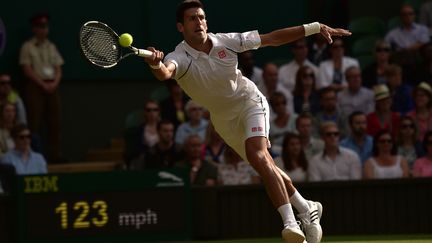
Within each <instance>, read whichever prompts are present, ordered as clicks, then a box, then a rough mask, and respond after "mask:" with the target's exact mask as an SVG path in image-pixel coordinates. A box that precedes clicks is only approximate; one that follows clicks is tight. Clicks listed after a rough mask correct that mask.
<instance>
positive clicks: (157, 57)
mask: <svg viewBox="0 0 432 243" xmlns="http://www.w3.org/2000/svg"><path fill="white" fill-rule="evenodd" d="M147 50H149V51H151V52H153V55H152V56H150V57H146V58H144V60H145V61H146V62H147V63H148V64H149V65H158V63H159V62H162V60H163V58H164V53H163V52H162V51H159V50H156V49H155V48H154V47H149V48H147Z"/></svg>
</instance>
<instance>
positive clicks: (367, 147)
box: [340, 135, 373, 165]
mask: <svg viewBox="0 0 432 243" xmlns="http://www.w3.org/2000/svg"><path fill="white" fill-rule="evenodd" d="M340 145H341V146H342V147H344V148H347V149H351V150H352V151H354V152H356V153H357V155H358V156H359V157H360V161H361V163H362V165H363V164H364V162H365V161H366V160H368V159H369V158H370V157H371V156H372V148H373V138H372V137H371V136H369V135H366V137H365V138H364V141H363V144H362V145H358V144H357V143H356V142H355V140H354V138H353V137H351V136H349V137H347V138H345V139H343V140H342V141H341V143H340Z"/></svg>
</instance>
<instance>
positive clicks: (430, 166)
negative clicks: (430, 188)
mask: <svg viewBox="0 0 432 243" xmlns="http://www.w3.org/2000/svg"><path fill="white" fill-rule="evenodd" d="M413 176H414V177H429V176H431V177H432V160H430V159H428V158H427V157H421V158H420V159H417V160H416V161H415V162H414V167H413Z"/></svg>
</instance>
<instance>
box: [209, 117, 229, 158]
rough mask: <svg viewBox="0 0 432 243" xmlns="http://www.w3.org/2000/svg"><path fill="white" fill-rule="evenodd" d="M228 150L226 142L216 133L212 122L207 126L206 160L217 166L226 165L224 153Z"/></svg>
mask: <svg viewBox="0 0 432 243" xmlns="http://www.w3.org/2000/svg"><path fill="white" fill-rule="evenodd" d="M225 149H226V144H225V141H224V140H223V139H222V138H221V136H220V135H219V133H217V132H216V130H215V128H214V126H213V124H212V123H211V122H210V123H209V125H208V126H207V131H206V139H205V149H204V159H205V160H207V161H211V162H214V163H216V164H224V163H225V158H224V152H225Z"/></svg>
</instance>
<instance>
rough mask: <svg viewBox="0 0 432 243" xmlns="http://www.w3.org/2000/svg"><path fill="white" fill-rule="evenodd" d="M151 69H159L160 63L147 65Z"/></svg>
mask: <svg viewBox="0 0 432 243" xmlns="http://www.w3.org/2000/svg"><path fill="white" fill-rule="evenodd" d="M149 66H150V67H151V68H152V69H160V68H161V67H162V62H161V61H159V63H158V64H157V65H149Z"/></svg>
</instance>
